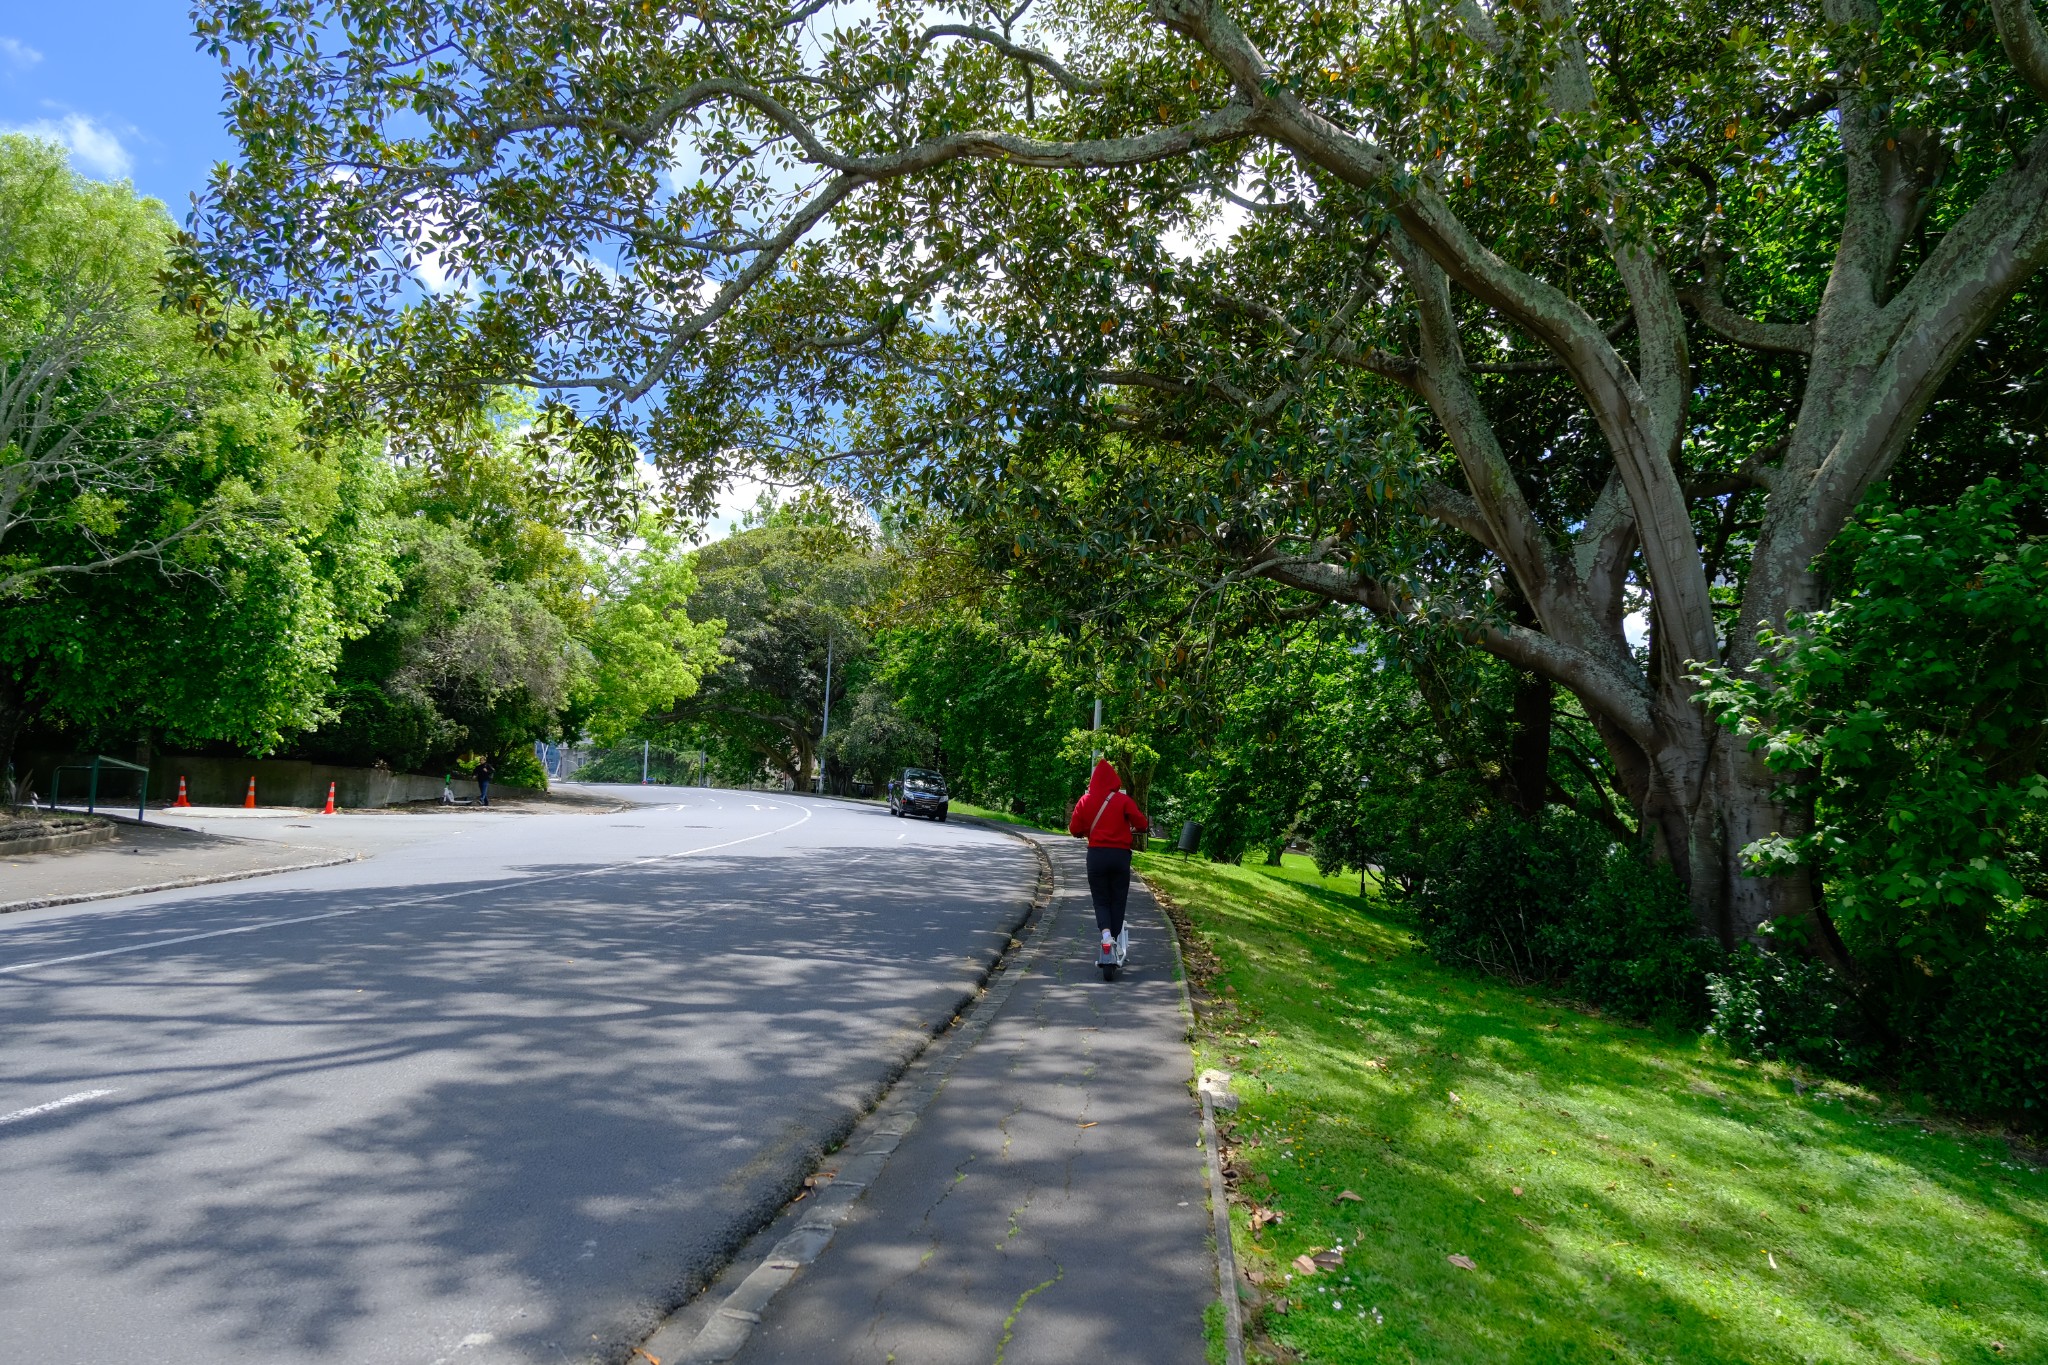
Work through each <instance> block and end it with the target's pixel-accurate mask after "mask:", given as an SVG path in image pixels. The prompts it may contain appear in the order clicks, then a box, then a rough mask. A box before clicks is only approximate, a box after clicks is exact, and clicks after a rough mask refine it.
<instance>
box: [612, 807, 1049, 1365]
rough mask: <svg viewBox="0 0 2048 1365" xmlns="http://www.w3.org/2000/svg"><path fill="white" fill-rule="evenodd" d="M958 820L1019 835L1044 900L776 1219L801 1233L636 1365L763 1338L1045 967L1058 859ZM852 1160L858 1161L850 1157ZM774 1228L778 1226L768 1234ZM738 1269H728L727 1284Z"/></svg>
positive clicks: (712, 1363) (692, 1361)
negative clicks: (1030, 976)
mask: <svg viewBox="0 0 2048 1365" xmlns="http://www.w3.org/2000/svg"><path fill="white" fill-rule="evenodd" d="M954 818H955V819H957V820H960V821H961V822H962V823H965V824H972V825H975V826H977V827H979V828H982V829H989V830H994V831H996V832H997V833H1001V834H1007V835H1010V836H1011V837H1012V838H1014V839H1016V840H1018V841H1019V842H1021V843H1023V844H1024V845H1025V846H1026V847H1028V848H1029V849H1031V851H1032V852H1033V853H1035V854H1036V855H1037V856H1038V874H1039V880H1038V891H1037V894H1036V895H1034V896H1033V898H1032V903H1031V908H1030V910H1029V912H1028V913H1027V914H1026V915H1025V917H1024V918H1023V919H1022V920H1020V921H1019V922H1018V924H1017V926H1016V928H1014V929H1012V930H1011V931H1010V938H1009V945H1008V946H1007V947H1006V948H1005V949H1004V950H1003V952H1002V953H1001V954H1000V955H999V956H998V957H997V958H996V960H995V961H994V962H993V963H992V964H990V967H989V973H988V976H987V977H985V978H984V985H983V988H982V991H981V994H980V998H979V999H976V1000H974V1001H973V1002H972V1003H970V1004H968V1005H966V1006H965V1008H963V1009H962V1010H960V1011H959V1012H958V1013H956V1014H955V1015H954V1016H953V1021H952V1027H951V1028H950V1029H949V1030H946V1031H943V1032H940V1033H937V1034H933V1035H932V1036H931V1037H930V1038H929V1039H928V1040H927V1041H926V1043H925V1045H924V1047H923V1049H921V1050H920V1051H919V1052H918V1053H917V1054H916V1055H915V1056H914V1057H912V1058H911V1059H910V1061H909V1062H908V1063H907V1064H906V1065H905V1066H904V1068H903V1070H902V1071H901V1072H900V1073H899V1074H898V1076H897V1078H896V1080H895V1082H894V1083H893V1084H891V1085H890V1086H889V1088H888V1089H887V1090H885V1091H883V1092H882V1095H881V1098H880V1099H879V1100H878V1101H877V1102H876V1104H875V1107H874V1109H873V1110H871V1111H870V1112H869V1113H868V1115H867V1117H866V1118H864V1119H862V1120H861V1121H860V1122H859V1123H858V1124H857V1125H855V1127H854V1129H853V1132H852V1133H851V1134H850V1135H849V1136H848V1137H847V1140H846V1141H845V1143H844V1144H842V1145H841V1147H840V1148H839V1151H838V1152H837V1153H835V1154H834V1157H833V1158H830V1160H833V1161H835V1162H836V1165H835V1166H834V1168H833V1170H832V1171H831V1172H830V1173H828V1172H827V1171H826V1170H825V1169H824V1168H822V1167H821V1168H820V1169H819V1170H818V1171H816V1172H814V1173H813V1176H812V1179H813V1180H817V1179H818V1178H819V1177H823V1178H824V1179H823V1181H822V1183H819V1184H816V1185H814V1186H813V1187H812V1188H813V1196H812V1198H811V1201H810V1203H809V1207H808V1208H803V1206H802V1205H800V1204H799V1205H793V1206H787V1207H785V1208H784V1210H783V1211H782V1212H781V1213H779V1214H778V1215H777V1218H778V1219H781V1220H784V1221H785V1222H789V1223H793V1225H794V1226H793V1227H792V1228H791V1229H790V1230H789V1231H787V1232H786V1233H785V1234H784V1235H783V1236H782V1237H781V1238H780V1239H779V1240H778V1241H776V1243H775V1244H774V1246H773V1247H772V1248H770V1250H769V1252H768V1254H767V1255H766V1256H764V1257H763V1258H762V1259H761V1261H760V1262H759V1263H758V1264H757V1265H755V1266H754V1268H753V1269H752V1270H750V1271H748V1272H747V1274H746V1275H745V1276H744V1277H742V1278H741V1279H740V1281H739V1283H738V1284H737V1285H735V1286H734V1287H733V1288H732V1289H731V1290H730V1291H729V1292H728V1293H727V1294H726V1296H725V1298H724V1299H723V1300H722V1301H721V1302H720V1303H719V1305H718V1307H717V1308H715V1309H713V1310H712V1312H711V1315H710V1317H709V1319H708V1320H706V1321H704V1322H703V1324H702V1325H701V1326H699V1327H697V1329H696V1330H695V1331H694V1332H692V1331H690V1330H689V1324H688V1322H687V1321H686V1320H685V1319H686V1314H687V1310H688V1308H689V1305H684V1307H683V1308H679V1309H677V1310H676V1311H675V1313H673V1314H671V1315H670V1318H669V1320H668V1321H667V1322H665V1323H663V1324H662V1325H661V1326H659V1327H657V1328H656V1329H655V1330H654V1331H653V1332H652V1333H651V1334H649V1336H648V1337H647V1339H646V1340H645V1341H643V1342H642V1343H641V1344H640V1345H639V1346H638V1347H636V1348H634V1352H633V1354H632V1360H633V1361H634V1362H635V1365H638V1362H640V1361H642V1360H653V1359H658V1360H660V1361H661V1362H662V1365H720V1363H721V1362H724V1361H728V1360H731V1359H732V1358H733V1357H734V1356H736V1355H738V1354H739V1353H740V1350H741V1348H743V1347H744V1346H745V1345H746V1344H747V1339H748V1338H749V1337H751V1336H752V1335H753V1332H754V1328H755V1327H757V1326H759V1325H760V1322H761V1314H762V1313H763V1312H764V1311H765V1310H766V1309H767V1307H768V1305H769V1304H770V1303H771V1302H772V1301H773V1300H774V1298H775V1296H776V1294H778V1293H780V1292H781V1290H782V1288H783V1287H784V1286H785V1285H787V1284H788V1283H789V1282H790V1281H791V1280H794V1279H795V1278H796V1277H797V1274H798V1273H799V1272H800V1271H801V1270H802V1269H803V1268H804V1267H805V1266H807V1265H809V1264H811V1263H812V1262H813V1261H815V1260H817V1259H818V1257H819V1256H821V1255H823V1254H824V1251H825V1248H826V1247H828V1246H830V1245H831V1244H832V1238H833V1236H834V1234H836V1233H837V1232H838V1231H839V1225H840V1224H841V1223H843V1222H845V1221H846V1219H847V1217H848V1215H850V1214H851V1213H852V1212H853V1206H854V1205H855V1204H856V1203H858V1202H859V1200H860V1197H861V1196H862V1195H863V1194H865V1193H866V1192H867V1188H868V1186H869V1185H870V1184H872V1183H873V1182H874V1180H875V1179H876V1177H878V1176H880V1175H881V1173H882V1168H883V1167H884V1166H886V1165H887V1164H888V1161H889V1157H890V1155H891V1154H892V1153H894V1152H895V1150H896V1148H897V1146H898V1144H900V1143H901V1142H902V1141H903V1138H904V1135H905V1134H907V1133H909V1132H910V1130H911V1129H912V1128H914V1127H916V1126H917V1121H918V1119H919V1118H920V1117H921V1116H922V1115H923V1114H924V1111H925V1110H926V1108H928V1107H929V1106H930V1104H931V1102H932V1100H934V1099H935V1098H937V1096H938V1093H939V1091H940V1090H941V1089H942V1088H943V1087H944V1086H945V1083H946V1080H947V1078H948V1077H949V1076H950V1075H951V1074H952V1070H953V1067H954V1065H955V1063H957V1062H958V1061H959V1060H960V1058H961V1057H963V1056H965V1055H966V1054H967V1052H968V1051H969V1050H970V1049H971V1048H973V1046H974V1045H975V1044H976V1043H977V1042H979V1041H980V1040H981V1036H982V1034H984V1033H986V1032H987V1031H988V1026H989V1024H990V1023H991V1022H993V1021H994V1019H995V1017H996V1015H998V1014H1000V1013H1001V1012H1002V1009H1003V1006H1004V1004H1005V1003H1007V1002H1008V1000H1009V998H1010V993H1011V991H1013V990H1015V989H1016V985H1017V981H1018V978H1019V977H1021V976H1023V975H1024V974H1025V973H1026V972H1027V971H1028V970H1029V969H1030V968H1031V967H1032V966H1035V965H1036V964H1037V962H1038V959H1039V957H1040V956H1041V955H1042V953H1043V950H1044V947H1045V944H1046V943H1047V942H1048V941H1049V938H1050V934H1049V932H1048V931H1049V930H1050V929H1051V928H1052V927H1053V926H1054V925H1056V924H1057V923H1058V918H1059V914H1058V911H1057V910H1056V909H1054V907H1055V905H1056V903H1057V895H1056V893H1057V891H1058V889H1059V888H1058V875H1057V873H1056V871H1055V870H1054V866H1053V861H1052V858H1051V856H1050V855H1048V854H1047V853H1046V851H1045V849H1044V848H1042V847H1040V846H1039V843H1038V841H1037V840H1036V839H1033V838H1031V837H1029V836H1028V835H1026V834H1023V833H1021V832H1019V831H1018V830H1016V829H1015V828H1014V827H1009V826H1005V825H1003V824H1001V823H1000V822H996V821H985V820H979V819H976V818H975V817H973V816H955V817H954ZM1048 911H1050V912H1051V917H1050V918H1047V912H1048ZM847 1153H852V1154H853V1155H851V1156H847ZM799 1198H800V1199H801V1198H802V1196H799ZM799 1209H802V1211H801V1212H799V1211H798V1210H799ZM774 1225H775V1223H774V1221H773V1220H771V1222H770V1224H769V1226H770V1227H773V1226H774ZM736 1269H737V1267H728V1268H727V1270H726V1271H725V1272H724V1273H723V1274H722V1275H721V1277H720V1278H721V1279H722V1278H724V1277H725V1276H727V1275H730V1274H731V1273H733V1271H734V1270H736Z"/></svg>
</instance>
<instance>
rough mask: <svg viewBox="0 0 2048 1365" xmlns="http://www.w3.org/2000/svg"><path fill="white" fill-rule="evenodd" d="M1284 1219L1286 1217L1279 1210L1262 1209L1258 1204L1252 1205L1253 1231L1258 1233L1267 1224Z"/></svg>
mask: <svg viewBox="0 0 2048 1365" xmlns="http://www.w3.org/2000/svg"><path fill="white" fill-rule="evenodd" d="M1284 1217H1286V1215H1285V1214H1283V1213H1281V1212H1280V1210H1278V1209H1266V1208H1260V1207H1259V1206H1258V1205H1257V1204H1254V1205H1252V1231H1253V1232H1257V1231H1258V1230H1259V1229H1260V1228H1262V1227H1264V1226H1266V1224H1268V1223H1277V1222H1279V1221H1280V1220H1281V1219H1282V1218H1284Z"/></svg>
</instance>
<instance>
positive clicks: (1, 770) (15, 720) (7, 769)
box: [0, 669, 27, 807]
mask: <svg viewBox="0 0 2048 1365" xmlns="http://www.w3.org/2000/svg"><path fill="white" fill-rule="evenodd" d="M26 715H27V707H26V706H24V705H23V701H22V687H21V683H20V682H19V681H18V680H16V678H15V677H14V675H13V674H11V673H9V672H7V671H6V670H4V669H0V781H4V782H5V783H6V784H7V793H6V795H7V804H8V805H9V806H10V807H11V806H13V805H14V803H15V799H16V798H15V792H14V784H15V783H16V782H17V781H18V780H19V779H17V778H16V776H15V772H14V741H15V739H16V737H17V736H19V735H20V733H21V722H22V720H23V718H24V717H25V716H26Z"/></svg>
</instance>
